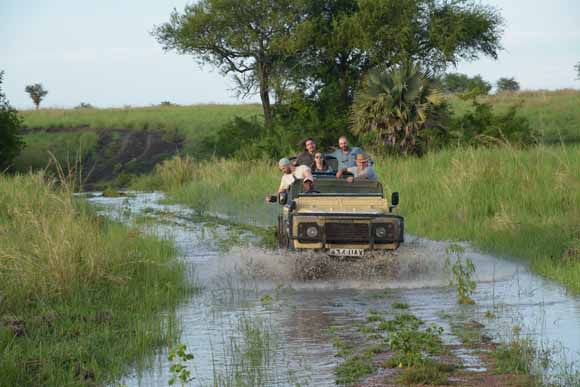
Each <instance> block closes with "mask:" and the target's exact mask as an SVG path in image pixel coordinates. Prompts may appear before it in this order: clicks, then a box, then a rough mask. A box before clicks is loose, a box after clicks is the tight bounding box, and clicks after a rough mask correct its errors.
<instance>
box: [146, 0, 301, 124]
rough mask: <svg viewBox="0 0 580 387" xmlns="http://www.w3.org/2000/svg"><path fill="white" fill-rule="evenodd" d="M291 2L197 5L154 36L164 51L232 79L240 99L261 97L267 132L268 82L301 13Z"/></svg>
mask: <svg viewBox="0 0 580 387" xmlns="http://www.w3.org/2000/svg"><path fill="white" fill-rule="evenodd" d="M300 3H301V2H300V1H293V0H200V1H199V2H197V3H195V4H192V5H188V6H186V7H185V10H184V11H183V13H179V12H177V11H174V12H173V13H172V14H171V18H170V21H169V22H168V23H165V24H162V25H160V26H157V27H156V28H155V29H154V31H153V35H154V36H155V37H156V38H157V40H158V42H159V43H160V44H162V45H163V48H164V49H165V50H176V51H177V52H179V53H181V54H191V55H193V56H194V57H195V58H196V59H198V60H199V62H201V63H202V64H210V65H213V66H215V67H216V68H217V69H218V70H219V71H220V72H222V73H223V74H231V75H233V76H234V78H235V80H236V83H237V85H238V88H239V90H240V91H241V92H242V94H248V93H251V92H255V91H256V90H257V91H258V92H259V94H260V98H261V101H262V107H263V111H264V118H265V124H266V127H271V123H272V111H271V106H270V105H271V103H270V93H271V87H272V86H271V81H272V76H273V75H274V74H278V73H279V72H278V71H277V68H279V67H280V66H281V65H282V64H283V63H284V61H285V60H286V59H287V55H286V51H287V50H286V47H287V45H288V42H289V41H290V40H291V38H292V35H293V32H294V30H295V28H296V26H297V25H298V24H299V22H300V21H301V19H302V18H304V12H303V10H302V9H301V7H300Z"/></svg>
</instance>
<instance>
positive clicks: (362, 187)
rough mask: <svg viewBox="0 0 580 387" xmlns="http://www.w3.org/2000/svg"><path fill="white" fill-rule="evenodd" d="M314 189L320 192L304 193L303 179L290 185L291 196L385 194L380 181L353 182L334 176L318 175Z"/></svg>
mask: <svg viewBox="0 0 580 387" xmlns="http://www.w3.org/2000/svg"><path fill="white" fill-rule="evenodd" d="M314 180H315V182H314V189H315V190H316V191H318V192H319V193H312V194H303V193H302V188H303V186H302V180H297V181H295V182H294V183H293V184H292V186H291V187H290V195H291V197H297V196H305V195H308V196H310V195H313V196H381V197H382V196H383V185H382V184H381V183H379V182H378V181H369V180H355V181H353V182H352V183H349V182H347V181H346V179H344V178H343V179H337V178H336V177H334V176H328V177H327V176H316V177H315V179H314Z"/></svg>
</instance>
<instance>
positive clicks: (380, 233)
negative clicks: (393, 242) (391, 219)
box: [375, 226, 387, 239]
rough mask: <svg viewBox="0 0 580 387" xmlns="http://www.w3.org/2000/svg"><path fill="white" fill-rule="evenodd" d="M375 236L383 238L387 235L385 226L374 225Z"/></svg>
mask: <svg viewBox="0 0 580 387" xmlns="http://www.w3.org/2000/svg"><path fill="white" fill-rule="evenodd" d="M375 236H376V237H377V238H379V239H383V238H384V237H386V236H387V228H386V227H384V226H377V227H375Z"/></svg>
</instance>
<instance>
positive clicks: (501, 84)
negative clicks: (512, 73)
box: [496, 77, 520, 93]
mask: <svg viewBox="0 0 580 387" xmlns="http://www.w3.org/2000/svg"><path fill="white" fill-rule="evenodd" d="M496 86H497V92H498V93H501V92H503V91H518V90H519V89H520V83H519V82H518V81H516V79H515V78H514V77H511V78H500V79H498V80H497V83H496Z"/></svg>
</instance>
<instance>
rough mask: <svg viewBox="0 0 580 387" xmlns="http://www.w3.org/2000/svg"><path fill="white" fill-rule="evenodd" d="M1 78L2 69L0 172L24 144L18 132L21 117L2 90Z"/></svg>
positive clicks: (0, 89) (0, 90)
mask: <svg viewBox="0 0 580 387" xmlns="http://www.w3.org/2000/svg"><path fill="white" fill-rule="evenodd" d="M3 78H4V71H0V172H2V171H3V170H5V169H6V168H8V167H9V166H10V164H11V163H12V160H14V158H15V157H16V156H17V155H18V153H19V152H20V150H21V149H22V147H23V146H24V143H23V141H22V139H21V138H20V135H19V134H18V131H19V130H20V126H21V125H22V119H21V118H20V117H19V116H18V112H17V111H16V110H15V109H14V108H12V107H11V106H10V103H9V102H8V100H7V99H6V96H5V95H4V93H3V92H2V80H3Z"/></svg>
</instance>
